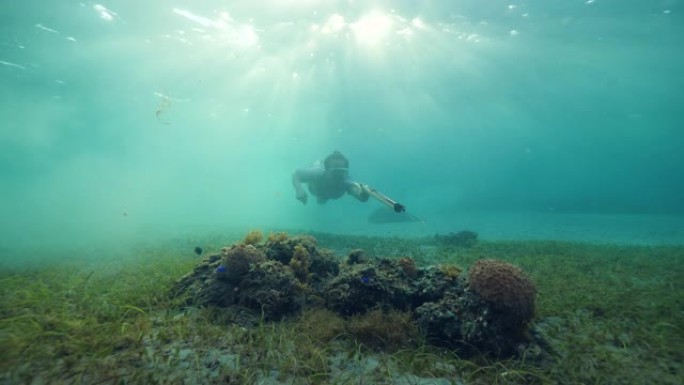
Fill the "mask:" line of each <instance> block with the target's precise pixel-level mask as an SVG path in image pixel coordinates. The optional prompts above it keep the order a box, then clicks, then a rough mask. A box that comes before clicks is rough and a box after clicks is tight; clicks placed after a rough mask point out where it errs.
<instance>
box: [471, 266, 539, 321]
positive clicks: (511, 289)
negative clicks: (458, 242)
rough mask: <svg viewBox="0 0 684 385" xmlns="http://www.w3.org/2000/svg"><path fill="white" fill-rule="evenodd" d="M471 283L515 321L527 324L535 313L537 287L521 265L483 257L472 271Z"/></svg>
mask: <svg viewBox="0 0 684 385" xmlns="http://www.w3.org/2000/svg"><path fill="white" fill-rule="evenodd" d="M468 280H469V283H468V286H469V288H470V289H472V290H473V291H474V292H475V293H477V294H478V295H479V296H480V297H481V298H482V299H483V300H485V301H487V302H489V303H490V304H491V305H492V307H493V308H494V309H495V310H497V311H499V312H501V313H503V314H504V315H505V316H508V318H509V319H510V320H511V321H513V322H519V323H526V322H529V321H530V320H531V319H532V317H533V316H534V302H535V297H536V294H537V289H536V287H535V285H534V282H532V280H531V279H530V278H529V277H527V275H525V273H524V272H523V271H522V269H520V268H519V267H517V266H514V265H512V264H510V263H508V262H504V261H499V260H495V259H481V260H479V261H477V262H475V264H474V265H473V266H472V267H471V268H470V270H469V272H468Z"/></svg>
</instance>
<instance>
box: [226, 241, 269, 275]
mask: <svg viewBox="0 0 684 385" xmlns="http://www.w3.org/2000/svg"><path fill="white" fill-rule="evenodd" d="M221 255H222V256H223V266H224V267H225V269H226V270H225V273H224V278H225V279H226V280H227V281H229V282H231V283H233V284H235V285H237V284H239V283H240V281H242V279H243V278H244V276H245V274H247V272H248V271H249V268H250V265H252V264H255V263H259V262H262V261H264V260H265V259H266V256H265V255H264V253H263V252H262V251H261V250H259V249H257V248H256V247H254V246H252V245H244V244H237V245H233V246H231V247H230V248H225V247H224V248H222V249H221Z"/></svg>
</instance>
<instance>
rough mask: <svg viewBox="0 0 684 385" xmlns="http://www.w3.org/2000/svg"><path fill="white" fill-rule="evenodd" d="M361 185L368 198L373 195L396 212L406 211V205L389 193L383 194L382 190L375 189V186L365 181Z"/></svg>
mask: <svg viewBox="0 0 684 385" xmlns="http://www.w3.org/2000/svg"><path fill="white" fill-rule="evenodd" d="M359 187H360V188H361V190H362V191H363V193H364V194H366V200H368V197H369V196H371V197H373V198H375V199H376V200H377V201H378V202H380V203H382V204H384V205H386V206H387V207H389V208H391V209H392V210H394V212H397V213H403V212H404V211H406V207H404V205H402V204H401V203H399V202H397V201H395V200H393V199H391V198H390V197H388V196H387V195H384V194H382V193H381V192H380V191H378V190H376V189H374V188H373V187H371V186H369V185H367V184H365V183H360V184H359Z"/></svg>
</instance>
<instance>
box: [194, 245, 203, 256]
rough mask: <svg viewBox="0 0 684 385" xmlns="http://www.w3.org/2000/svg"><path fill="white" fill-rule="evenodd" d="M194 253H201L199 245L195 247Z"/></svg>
mask: <svg viewBox="0 0 684 385" xmlns="http://www.w3.org/2000/svg"><path fill="white" fill-rule="evenodd" d="M195 254H197V255H202V248H201V247H199V246H197V247H195Z"/></svg>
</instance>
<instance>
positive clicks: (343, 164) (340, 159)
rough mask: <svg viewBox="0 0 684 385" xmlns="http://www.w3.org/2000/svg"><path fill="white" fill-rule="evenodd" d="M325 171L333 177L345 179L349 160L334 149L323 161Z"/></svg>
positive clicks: (347, 173)
mask: <svg viewBox="0 0 684 385" xmlns="http://www.w3.org/2000/svg"><path fill="white" fill-rule="evenodd" d="M323 165H324V166H325V172H326V174H327V175H328V176H330V177H331V178H333V179H340V180H342V179H346V178H347V176H348V175H349V161H348V160H347V158H345V156H344V155H342V153H341V152H339V151H335V152H333V153H332V154H330V155H328V156H327V157H326V158H325V160H324V161H323Z"/></svg>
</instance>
